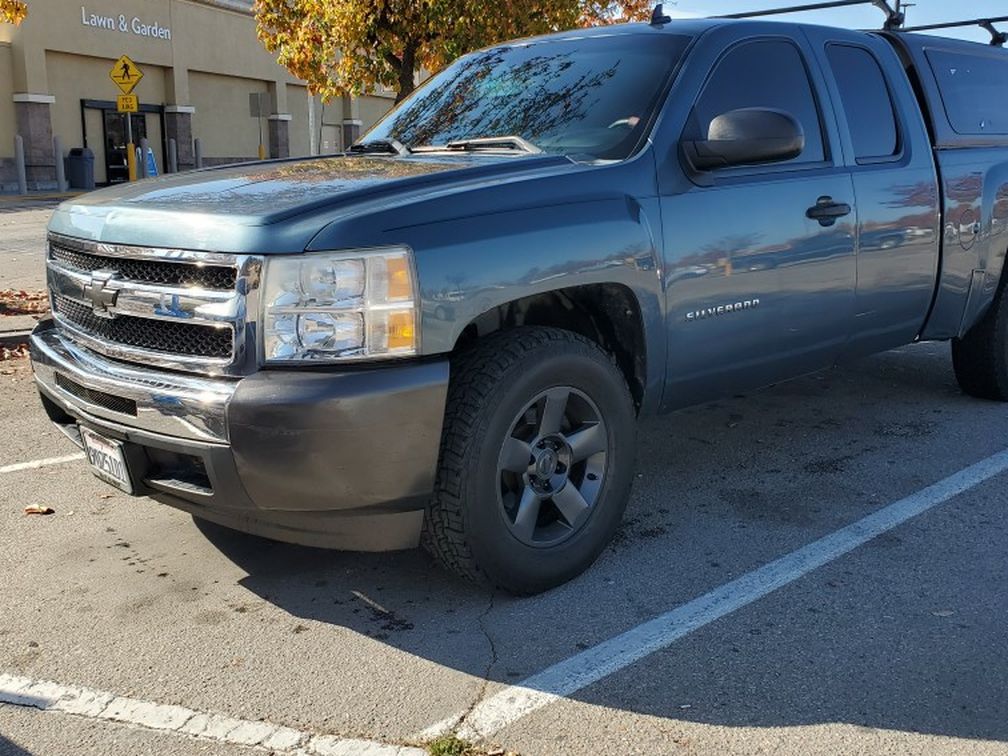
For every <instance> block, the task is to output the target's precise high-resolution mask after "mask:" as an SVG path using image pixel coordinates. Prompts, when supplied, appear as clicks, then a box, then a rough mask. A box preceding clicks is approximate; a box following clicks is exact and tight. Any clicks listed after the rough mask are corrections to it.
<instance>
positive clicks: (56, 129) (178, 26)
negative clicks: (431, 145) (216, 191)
mask: <svg viewBox="0 0 1008 756" xmlns="http://www.w3.org/2000/svg"><path fill="white" fill-rule="evenodd" d="M82 5H83V12H84V14H85V16H84V18H83V19H82ZM243 7H244V8H245V9H246V10H244V11H243V10H242V8H243ZM250 7H251V4H250V3H249V2H243V1H242V0H227V1H226V2H219V1H216V0H215V1H211V0H206V1H205V2H201V1H200V0H85V1H84V2H77V1H76V0H74V1H73V2H71V1H70V0H30V2H29V13H28V17H27V19H25V21H24V22H23V23H22V24H21V25H20V26H17V27H15V26H13V25H11V24H0V158H6V157H10V156H12V155H13V139H14V131H15V129H16V118H15V107H14V103H13V99H12V98H13V95H15V94H29V95H38V96H39V99H38V100H36V101H38V102H45V101H46V98H48V97H52V98H54V100H55V101H54V103H53V104H52V105H51V107H50V114H51V119H52V129H53V134H54V135H56V136H58V137H60V139H61V140H62V142H63V145H64V147H65V148H67V149H69V148H72V147H77V146H82V145H83V143H84V137H85V127H84V126H82V114H81V100H82V99H88V100H98V101H104V102H109V101H114V100H115V97H116V95H117V94H118V89H117V87H116V86H115V84H114V83H113V82H112V81H111V80H110V79H109V75H108V74H109V70H110V69H111V67H112V64H113V62H114V61H115V60H116V59H117V58H118V57H119V56H120V55H124V54H125V55H128V56H129V57H130V58H132V59H133V60H134V61H135V62H136V63H137V65H138V66H139V67H140V68H141V70H142V71H143V73H144V78H143V80H142V81H141V82H140V84H139V85H138V87H137V88H136V90H135V94H137V95H138V96H139V98H140V102H141V103H143V104H146V105H155V106H178V107H180V108H183V111H182V112H187V110H188V109H189V108H193V109H194V111H195V112H194V113H193V116H192V133H193V136H194V137H198V138H199V139H200V141H201V144H202V147H203V155H204V157H206V158H208V159H210V160H216V161H218V162H219V161H220V160H223V159H227V158H235V159H249V158H254V157H255V156H256V155H257V154H258V146H259V128H258V124H257V122H256V119H254V118H252V117H251V116H250V115H249V103H248V96H249V93H251V92H269V93H271V94H272V95H273V97H274V104H275V109H274V112H275V113H278V114H289V115H290V117H291V120H290V121H289V122H288V128H289V132H288V133H289V145H290V154H291V156H295V157H297V156H304V155H308V154H310V153H311V152H312V151H313V150H312V147H313V146H315V147H316V149H318V148H319V145H318V140H319V138H320V136H321V139H322V145H321V149H322V151H323V152H324V151H334V150H338V149H342V148H343V147H345V145H343V144H342V131H343V122H344V119H347V118H354V119H358V120H360V121H361V128H362V130H363V131H366V130H367V129H369V128H370V127H371V126H372V125H373V124H374V122H375V121H377V120H378V119H379V118H381V117H382V116H383V115H384V114H385V113H386V112H387V111H388V110H389V108H390V107H391V106H392V103H393V100H392V99H391V98H389V97H384V96H370V97H364V98H360V99H359V100H358V101H357V102H354V103H350V102H349V101H346V102H341V101H340V100H338V99H337V100H336V101H334V102H332V103H329V104H328V105H327V106H326V107H325V117H324V119H323V118H322V107H321V103H319V101H318V100H317V98H316V108H315V123H314V128H311V125H310V122H309V121H310V116H309V103H310V102H311V99H310V98H309V95H308V92H307V89H306V88H305V86H304V83H303V82H300V81H298V80H296V79H295V78H293V77H292V76H291V75H290V74H289V73H288V72H287V71H286V69H284V68H283V67H282V66H280V65H278V64H277V63H276V61H275V59H274V56H273V54H271V53H269V52H267V51H266V50H265V49H264V48H263V46H262V44H261V43H260V42H259V40H258V39H257V38H256V29H255V19H254V18H253V17H252V16H251V14H250V13H249V12H248V10H247V9H248V8H250ZM92 15H93V16H94V17H95V20H96V21H97V23H94V22H92V18H91V17H92ZM105 18H107V19H110V20H111V21H110V23H105V22H102V21H101V19H105ZM134 18H136V19H138V22H139V23H141V24H145V25H151V24H153V25H156V26H157V27H159V28H162V29H167V30H170V36H169V35H168V34H160V35H154V36H150V35H146V36H145V35H143V34H137V33H135V32H134V30H133V19H134ZM110 25H111V27H112V28H107V27H108V26H110ZM146 119H147V127H148V134H149V137H150V139H151V141H152V146H155V151H156V153H157V154H158V156H159V162H163V160H164V155H163V151H162V149H163V145H160V144H154V143H155V141H156V140H159V139H160V138H161V136H162V135H161V133H160V128H161V120H160V116H158V115H153V114H149V115H147V116H146ZM84 122H85V124H86V135H87V137H88V146H89V147H91V148H92V149H93V150H94V151H95V163H96V173H97V174H98V175H97V176H96V178H97V180H98V181H103V180H104V179H105V168H104V144H103V139H102V126H103V123H104V121H103V117H102V115H101V113H100V112H99V111H94V110H91V109H88V110H87V111H86V112H85V113H84ZM263 127H264V132H267V134H268V125H267V123H266V122H265V121H264V123H263ZM264 141H265V142H266V143H267V144H268V136H264ZM162 169H163V166H162Z"/></svg>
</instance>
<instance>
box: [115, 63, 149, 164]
mask: <svg viewBox="0 0 1008 756" xmlns="http://www.w3.org/2000/svg"><path fill="white" fill-rule="evenodd" d="M143 76H144V75H143V71H141V70H140V68H139V66H137V64H136V63H134V62H133V61H132V60H131V59H130V57H129V56H128V55H121V56H119V60H117V61H116V62H115V63H113V64H112V70H111V71H109V78H110V79H112V82H113V83H114V84H115V85H116V86H117V87H119V91H120V92H122V94H121V95H119V96H118V97H117V98H116V109H117V110H118V111H119V112H120V113H125V114H126V166H127V168H126V170H127V171H128V172H129V180H130V181H136V179H137V160H136V147H135V146H134V144H133V118H132V116H131V114H132V113H139V112H140V98H139V97H137V96H136V95H135V94H133V90H134V89H136V86H137V84H139V83H140V80H141V79H142V78H143Z"/></svg>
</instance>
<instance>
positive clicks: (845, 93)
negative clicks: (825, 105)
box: [826, 45, 899, 162]
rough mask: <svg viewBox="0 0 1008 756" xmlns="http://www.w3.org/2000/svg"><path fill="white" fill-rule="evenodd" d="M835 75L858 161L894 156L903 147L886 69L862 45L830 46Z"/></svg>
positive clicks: (829, 52)
mask: <svg viewBox="0 0 1008 756" xmlns="http://www.w3.org/2000/svg"><path fill="white" fill-rule="evenodd" d="M826 55H827V57H828V58H829V62H830V68H832V69H833V77H834V78H835V79H836V83H837V87H838V88H839V89H840V99H841V100H842V101H843V108H844V112H845V113H846V114H847V125H848V126H849V127H850V134H851V140H852V141H853V142H854V157H855V159H856V160H857V161H858V162H864V161H871V160H878V159H880V158H887V157H892V156H893V155H895V154H896V152H897V150H898V149H899V137H898V136H897V134H898V132H897V129H896V114H895V112H894V111H893V106H892V97H891V96H890V94H889V87H888V86H887V85H886V81H885V77H884V76H883V74H882V69H881V67H879V64H878V61H876V60H875V57H874V56H873V55H872V54H871V53H870V52H868V51H867V50H865V49H864V48H861V47H850V46H848V45H829V46H828V47H827V48H826Z"/></svg>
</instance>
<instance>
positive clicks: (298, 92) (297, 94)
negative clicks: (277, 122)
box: [287, 84, 318, 157]
mask: <svg viewBox="0 0 1008 756" xmlns="http://www.w3.org/2000/svg"><path fill="white" fill-rule="evenodd" d="M308 102H309V97H308V88H307V87H302V86H298V85H296V84H288V85H287V112H288V113H290V114H291V120H290V122H289V123H288V124H287V126H288V127H289V128H290V131H289V132H288V133H289V136H290V154H291V157H303V156H305V155H309V154H311V148H310V145H309V142H308V120H309V119H308ZM315 118H316V122H315V128H316V129H317V128H318V120H317V119H318V111H316V116H315ZM314 139H315V141H318V135H317V134H316V135H315V137H314Z"/></svg>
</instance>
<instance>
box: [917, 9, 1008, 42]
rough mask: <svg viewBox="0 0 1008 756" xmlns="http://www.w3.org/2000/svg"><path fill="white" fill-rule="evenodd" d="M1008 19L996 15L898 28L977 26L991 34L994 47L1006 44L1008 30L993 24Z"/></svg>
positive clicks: (927, 28)
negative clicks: (993, 16)
mask: <svg viewBox="0 0 1008 756" xmlns="http://www.w3.org/2000/svg"><path fill="white" fill-rule="evenodd" d="M1002 21H1008V16H997V17H995V18H974V19H971V20H969V21H949V22H948V23H944V24H924V25H923V26H910V27H907V28H905V29H900V31H904V32H921V31H934V30H936V29H961V28H963V27H966V26H979V27H980V28H981V29H986V30H987V31H988V32H989V33H990V35H991V41H990V43H991V45H992V46H994V47H1004V46H1005V44H1008V32H1003V31H999V30H998V29H997V28H996V27H995V26H994V24H997V23H1000V22H1002Z"/></svg>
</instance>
